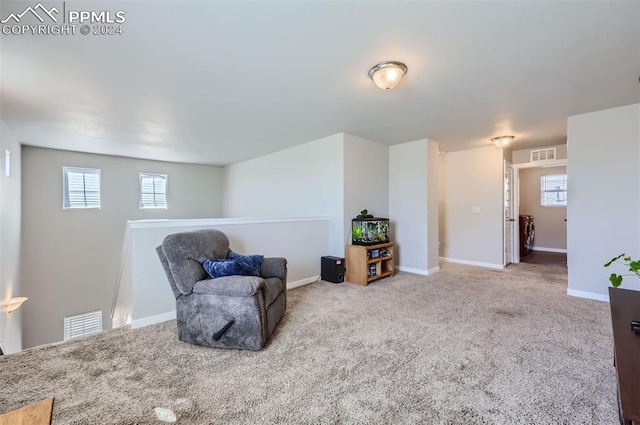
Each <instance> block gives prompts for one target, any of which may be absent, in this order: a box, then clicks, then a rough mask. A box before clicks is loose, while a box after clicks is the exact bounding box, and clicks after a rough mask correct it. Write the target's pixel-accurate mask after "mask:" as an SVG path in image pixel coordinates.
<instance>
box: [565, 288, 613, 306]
mask: <svg viewBox="0 0 640 425" xmlns="http://www.w3.org/2000/svg"><path fill="white" fill-rule="evenodd" d="M567 295H569V296H571V297H578V298H587V299H589V300H596V301H604V302H606V303H608V302H609V295H608V294H606V295H605V294H597V293H595V292H585V291H578V290H576V289H568V288H567Z"/></svg>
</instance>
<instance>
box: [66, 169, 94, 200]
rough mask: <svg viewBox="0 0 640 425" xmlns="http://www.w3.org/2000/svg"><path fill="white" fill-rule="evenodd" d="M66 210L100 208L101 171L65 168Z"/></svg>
mask: <svg viewBox="0 0 640 425" xmlns="http://www.w3.org/2000/svg"><path fill="white" fill-rule="evenodd" d="M62 174H63V180H64V182H63V186H64V190H63V192H64V200H63V202H64V203H63V206H64V208H65V209H72V208H100V170H99V169H94V168H72V167H63V168H62Z"/></svg>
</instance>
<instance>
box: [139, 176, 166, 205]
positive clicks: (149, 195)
mask: <svg viewBox="0 0 640 425" xmlns="http://www.w3.org/2000/svg"><path fill="white" fill-rule="evenodd" d="M160 208H164V209H166V208H167V176H166V174H147V173H140V209H160Z"/></svg>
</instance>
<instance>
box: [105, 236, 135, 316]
mask: <svg viewBox="0 0 640 425" xmlns="http://www.w3.org/2000/svg"><path fill="white" fill-rule="evenodd" d="M130 233H131V228H130V227H129V226H128V225H127V226H125V228H124V238H122V247H120V270H118V277H117V278H116V290H115V291H114V293H113V302H112V303H111V311H110V312H109V316H111V318H112V319H113V315H114V314H115V312H116V303H117V302H118V292H120V281H121V280H122V271H123V270H124V262H125V261H126V259H127V258H126V252H127V245H128V244H129V234H130Z"/></svg>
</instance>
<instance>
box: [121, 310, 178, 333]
mask: <svg viewBox="0 0 640 425" xmlns="http://www.w3.org/2000/svg"><path fill="white" fill-rule="evenodd" d="M175 318H176V312H175V310H174V311H169V312H167V313H162V314H156V315H155V316H149V317H144V318H142V319H135V320H132V321H131V329H137V328H144V327H145V326H149V325H155V324H156V323H162V322H166V321H167V320H173V319H175Z"/></svg>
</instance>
